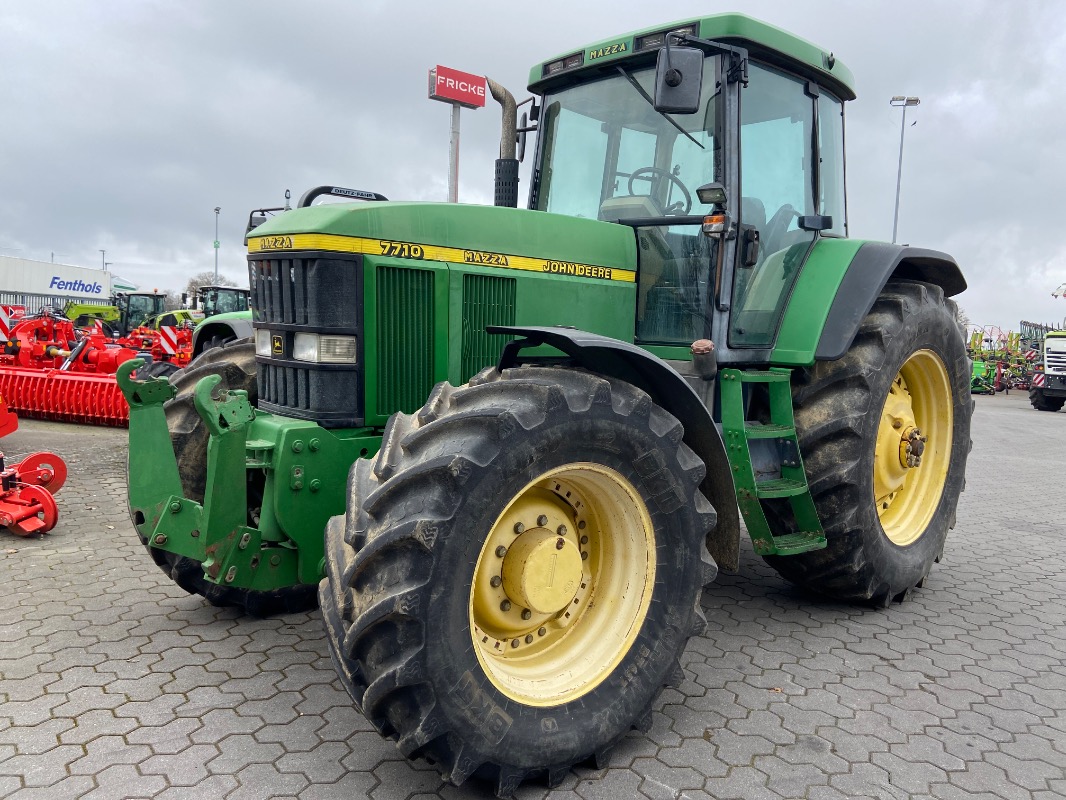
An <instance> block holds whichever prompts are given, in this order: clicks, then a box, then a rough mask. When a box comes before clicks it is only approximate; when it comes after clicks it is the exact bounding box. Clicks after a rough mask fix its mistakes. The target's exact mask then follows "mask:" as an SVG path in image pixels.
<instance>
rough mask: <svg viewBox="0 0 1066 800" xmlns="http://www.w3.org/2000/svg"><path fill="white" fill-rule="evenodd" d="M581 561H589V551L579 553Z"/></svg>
mask: <svg viewBox="0 0 1066 800" xmlns="http://www.w3.org/2000/svg"><path fill="white" fill-rule="evenodd" d="M581 560H582V561H588V560H589V551H588V550H583V551H582V552H581Z"/></svg>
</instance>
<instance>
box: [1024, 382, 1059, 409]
mask: <svg viewBox="0 0 1066 800" xmlns="http://www.w3.org/2000/svg"><path fill="white" fill-rule="evenodd" d="M1029 402H1030V403H1031V404H1032V406H1033V408H1035V409H1036V410H1037V411H1058V410H1059V409H1060V408H1062V406H1063V404H1064V403H1066V399H1064V398H1062V397H1048V396H1047V395H1046V394H1044V390H1043V389H1040V388H1038V387H1036V386H1034V387H1032V388H1031V389H1029Z"/></svg>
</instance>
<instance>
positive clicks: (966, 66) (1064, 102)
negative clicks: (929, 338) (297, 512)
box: [0, 0, 1066, 330]
mask: <svg viewBox="0 0 1066 800" xmlns="http://www.w3.org/2000/svg"><path fill="white" fill-rule="evenodd" d="M723 10H729V7H728V6H719V5H718V4H708V3H707V2H705V0H704V2H690V1H689V0H675V2H673V3H669V4H665V3H663V4H658V3H649V2H647V0H611V2H587V3H577V2H574V0H566V2H562V1H561V0H539V2H537V3H534V4H521V5H519V4H510V3H501V2H488V1H487V0H486V1H484V2H478V1H477V0H451V1H450V2H435V3H419V2H414V1H413V0H408V2H405V3H388V2H379V1H375V0H330V1H328V2H327V1H325V0H323V1H322V2H314V1H310V2H300V3H296V2H291V0H288V1H287V2H277V1H275V0H255V2H250V1H248V0H229V1H228V2H221V1H220V0H216V1H215V2H207V1H206V0H182V2H178V0H173V1H172V2H161V1H157V2H148V1H144V2H133V1H132V0H107V2H104V1H103V0H98V2H96V3H90V2H84V1H83V2H58V1H56V2H53V1H52V0H4V2H3V3H2V4H0V75H2V77H0V254H3V255H12V256H18V257H22V258H35V259H42V260H49V259H50V258H51V257H52V254H53V253H54V258H55V260H56V261H57V262H64V263H70V264H79V265H83V266H94V265H99V264H100V261H101V254H100V252H99V251H100V250H101V249H104V250H106V252H107V255H106V259H107V261H109V262H112V264H113V266H112V268H111V269H112V271H113V272H115V273H117V274H119V275H122V276H124V277H127V278H130V279H132V280H134V281H137V282H139V283H140V284H141V285H142V286H144V287H146V288H153V287H155V288H159V289H181V288H183V287H184V284H185V282H186V280H187V279H188V277H189V275H191V274H192V273H194V272H198V271H201V270H205V269H212V268H213V266H214V260H213V259H214V252H213V250H212V240H213V239H214V225H215V214H214V208H215V206H221V208H222V212H221V215H220V218H219V221H220V233H219V237H220V240H221V243H222V246H221V250H220V260H219V270H220V272H222V273H224V274H225V275H227V276H229V277H231V278H233V279H234V280H236V281H239V282H241V283H245V282H246V281H247V273H246V271H245V267H244V255H245V254H244V250H243V244H242V240H243V234H244V228H245V225H246V222H247V218H248V212H249V211H250V210H251V209H252V208H258V207H261V206H278V205H282V204H283V203H284V192H285V190H286V189H291V190H292V193H293V197H294V199H295V198H297V197H299V195H300V193H302V192H303V191H304V190H306V189H308V188H310V187H312V186H315V185H319V184H337V185H341V186H347V187H351V188H359V189H369V190H373V191H377V192H381V193H382V194H385V195H387V196H388V197H390V198H394V199H407V200H411V199H418V200H434V201H437V200H444V199H445V196H446V189H447V164H448V132H449V119H450V107H449V106H447V105H445V104H443V103H438V102H434V101H430V100H428V99H427V97H426V87H427V77H426V76H427V72H428V70H429V68H430V67H432V66H433V65H434V64H437V63H441V64H445V65H448V66H452V67H455V68H458V69H462V70H465V71H468V72H473V73H477V74H485V75H488V76H490V77H492V78H494V79H495V80H497V81H499V82H501V83H503V84H504V85H505V86H507V87H508V88H510V89H511V91H512V92H513V93H514V94H515V95H516V97H518V98H519V100H521V99H524V98H525V97H526V96H527V94H526V92H525V83H526V79H527V78H528V74H529V68H530V67H531V66H532V65H533V64H535V63H537V62H539V61H542V60H544V59H546V58H548V57H550V56H554V55H557V54H560V53H563V52H565V51H568V50H572V49H577V48H578V47H580V46H581V45H583V44H585V43H587V42H589V41H592V40H596V39H600V38H606V37H609V36H612V35H614V34H619V33H623V32H626V31H629V30H633V29H636V28H641V27H647V26H651V25H657V24H659V23H662V22H670V21H673V20H679V19H684V18H686V17H697V16H700V15H703V14H707V13H713V12H715V11H723ZM737 10H743V11H744V12H745V13H748V14H751V15H752V16H756V17H759V18H761V19H763V20H765V21H767V22H770V23H773V24H775V25H778V26H781V27H783V28H786V29H788V30H790V31H793V32H794V33H797V34H799V35H800V36H803V37H804V38H807V39H809V40H811V41H813V42H815V43H817V44H819V45H821V46H823V47H825V48H827V49H830V50H832V51H833V52H834V53H835V54H836V56H837V57H838V58H839V59H840V60H842V61H843V62H844V63H845V64H847V65H848V66H849V67H850V68H851V69H852V71H853V72H854V74H855V76H856V83H857V87H858V94H859V99H858V100H856V101H853V102H852V103H850V104H848V108H847V124H848V159H849V160H848V192H849V210H850V222H851V235H852V236H854V237H858V238H870V239H880V240H884V241H888V240H890V239H891V236H892V212H893V202H894V198H895V188H896V168H897V156H898V147H899V134H900V112H899V110H898V109H895V108H892V107H890V106H889V104H888V100H889V98H890V97H891V96H892V95H896V94H906V95H916V96H918V97H920V98H921V105H920V106H919V107H918V108H916V109H911V110H910V112H909V113H908V127H907V131H906V146H905V152H904V161H903V184H902V196H901V202H900V220H899V237H898V238H899V241H901V242H909V243H911V244H915V245H920V246H923V247H930V248H934V249H939V250H943V251H946V252H948V253H950V254H952V255H953V256H954V257H955V258H956V259H957V260H958V262H959V263H960V265H961V266H962V269H963V272H964V274H965V275H966V278H967V280H968V282H969V285H970V288H969V289H968V290H967V291H966V292H965V293H964V294H963V295H962V296H961V297H960V298H959V300H960V304H961V305H962V307H963V308H964V310H965V311H966V313H967V314H968V316H969V317H970V319H971V321H973V322H974V323H978V324H981V325H996V326H999V327H1001V328H1003V329H1004V330H1007V329H1014V330H1017V328H1018V322H1019V320H1021V319H1028V320H1033V321H1039V322H1053V321H1054V322H1061V321H1062V320H1063V318H1064V317H1066V299H1062V298H1058V299H1056V298H1053V297H1052V296H1051V293H1052V291H1053V290H1055V289H1056V287H1058V286H1059V285H1060V284H1062V283H1064V282H1066V235H1064V231H1066V202H1064V201H1063V200H1062V196H1063V192H1062V188H1063V185H1064V183H1066V169H1064V166H1066V155H1064V153H1066V148H1064V147H1063V135H1062V133H1061V130H1062V128H1063V124H1064V122H1066V81H1064V80H1063V79H1062V75H1063V73H1064V69H1066V13H1063V12H1064V11H1066V7H1064V5H1063V3H1061V2H1025V0H1015V2H1011V3H1002V2H982V0H968V1H967V2H965V3H964V2H936V0H922V2H912V1H910V0H903V1H897V2H891V3H888V2H884V3H882V2H872V0H871V1H870V2H854V3H845V2H841V1H840V0H836V1H835V2H827V1H826V0H806V2H803V3H797V2H794V1H793V0H789V1H788V2H781V1H779V0H747V2H745V3H744V4H743V7H742V8H738V9H737ZM911 121H916V122H917V124H916V125H914V126H913V127H911V126H910V122H911ZM462 130H463V139H462V152H461V159H460V164H461V169H460V192H459V199H460V202H465V203H490V202H491V198H492V174H493V160H494V159H495V157H496V155H497V151H498V146H499V145H498V141H499V138H498V137H499V111H498V106H495V104H493V103H492V101H491V100H490V103H489V106H487V107H486V108H485V109H482V110H479V111H464V112H463V119H462ZM527 188H528V181H523V193H522V198H523V200H522V202H523V203H524V202H525V191H524V190H525V189H527Z"/></svg>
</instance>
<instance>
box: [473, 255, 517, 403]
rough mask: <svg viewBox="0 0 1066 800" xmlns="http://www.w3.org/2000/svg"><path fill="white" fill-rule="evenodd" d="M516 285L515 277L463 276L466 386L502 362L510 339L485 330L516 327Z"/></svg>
mask: <svg viewBox="0 0 1066 800" xmlns="http://www.w3.org/2000/svg"><path fill="white" fill-rule="evenodd" d="M515 286H516V281H515V279H514V278H499V277H496V276H494V275H476V274H473V273H467V274H466V275H464V276H463V359H462V375H461V380H462V382H463V383H466V382H467V381H468V380H470V379H471V378H472V377H473V376H474V375H477V374H478V373H479V372H480V371H481V370H482V369H484V368H485V367H487V366H490V365H491V364H495V363H496V362H497V360H498V359H499V356H500V351H501V350H502V349H503V346H504V344H506V343H507V341H508V339H509V338H510V337H508V336H500V335H498V334H497V335H492V334H488V333H485V328H486V327H487V326H489V325H514V317H515V311H514V308H515Z"/></svg>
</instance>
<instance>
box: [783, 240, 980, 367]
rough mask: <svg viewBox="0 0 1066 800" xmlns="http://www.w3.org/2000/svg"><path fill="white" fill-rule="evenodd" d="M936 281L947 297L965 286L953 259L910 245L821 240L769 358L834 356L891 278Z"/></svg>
mask: <svg viewBox="0 0 1066 800" xmlns="http://www.w3.org/2000/svg"><path fill="white" fill-rule="evenodd" d="M893 279H905V280H913V281H922V282H923V283H931V284H935V285H936V286H939V287H940V288H941V289H943V290H944V295H945V296H946V297H952V296H954V295H957V294H959V293H960V292H962V291H963V290H965V289H966V279H965V278H963V276H962V271H961V270H960V269H959V266H958V264H956V263H955V259H953V258H952V257H951V256H949V255H948V254H947V253H941V252H938V251H936V250H926V249H924V248H920V247H910V246H909V245H897V244H886V243H884V242H860V241H855V240H850V239H820V240H819V241H818V242H817V243H816V244H815V246H814V249H813V250H812V252H811V255H810V257H809V258H808V261H807V263H806V264H804V267H803V271H802V272H801V273H800V276H799V279H798V280H797V281H796V286H795V288H794V290H793V292H792V296H791V298H790V300H789V305H788V308H787V309H786V310H785V314H784V317H783V318H782V321H781V328H780V333H779V334H778V337H777V343H776V345H775V346H774V349H773V353H772V354H771V357H770V360H771V361H772V363H774V364H777V365H781V366H809V365H811V364H813V363H814V362H815V361H816V360H817V361H835V360H836V359H838V358H841V357H842V356H843V355H844V354H845V353H846V352H847V351H848V350H849V349H850V348H851V344H852V342H853V341H854V340H855V335H856V334H857V333H858V332H859V325H861V324H862V321H863V319H864V318H865V317H866V315H867V314H868V313H870V309H872V308H873V306H874V302H875V301H876V300H877V298H878V296H879V295H880V294H881V290H882V289H884V288H885V284H887V283H888V282H889V281H890V280H893Z"/></svg>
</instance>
